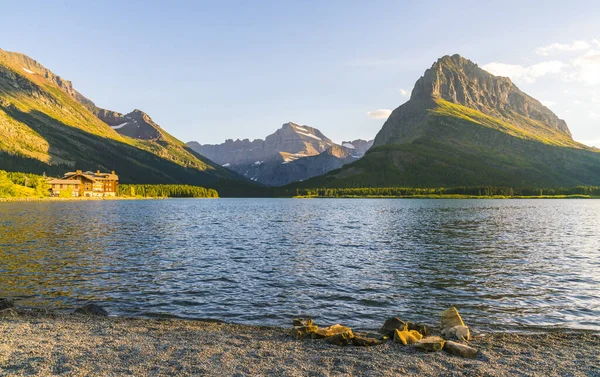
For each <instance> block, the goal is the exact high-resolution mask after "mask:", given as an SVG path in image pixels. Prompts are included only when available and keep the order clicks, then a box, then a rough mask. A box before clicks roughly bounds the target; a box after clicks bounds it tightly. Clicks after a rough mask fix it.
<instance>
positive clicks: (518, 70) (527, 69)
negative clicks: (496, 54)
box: [482, 60, 565, 83]
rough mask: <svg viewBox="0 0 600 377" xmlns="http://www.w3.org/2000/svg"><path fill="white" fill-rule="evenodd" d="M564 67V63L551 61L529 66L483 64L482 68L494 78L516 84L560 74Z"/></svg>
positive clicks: (495, 63) (496, 63)
mask: <svg viewBox="0 0 600 377" xmlns="http://www.w3.org/2000/svg"><path fill="white" fill-rule="evenodd" d="M564 67H565V63H563V62H561V61H558V60H551V61H547V62H541V63H536V64H533V65H530V66H522V65H518V64H505V63H498V62H492V63H488V64H485V65H484V66H483V67H482V68H483V69H485V70H486V71H488V72H490V73H492V74H494V75H496V76H504V77H509V78H510V79H511V80H513V81H517V82H519V81H524V82H527V83H533V82H535V80H536V79H538V78H539V77H542V76H546V75H549V74H556V73H560V72H561V71H562V70H563V68H564Z"/></svg>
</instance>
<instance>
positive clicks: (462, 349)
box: [444, 341, 479, 359]
mask: <svg viewBox="0 0 600 377" xmlns="http://www.w3.org/2000/svg"><path fill="white" fill-rule="evenodd" d="M444 351H446V352H448V353H449V354H451V355H455V356H460V357H466V358H468V359H475V358H476V357H477V354H478V353H479V351H478V350H476V349H475V348H473V347H469V346H467V345H466V344H460V343H456V342H452V341H447V342H446V344H444Z"/></svg>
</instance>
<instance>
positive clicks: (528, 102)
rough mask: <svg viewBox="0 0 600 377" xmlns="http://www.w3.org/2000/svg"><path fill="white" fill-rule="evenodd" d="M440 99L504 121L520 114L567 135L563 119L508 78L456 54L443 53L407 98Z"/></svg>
mask: <svg viewBox="0 0 600 377" xmlns="http://www.w3.org/2000/svg"><path fill="white" fill-rule="evenodd" d="M430 98H441V99H444V100H446V101H449V102H453V103H457V104H460V105H463V106H467V107H470V108H473V109H476V110H479V111H481V112H482V113H484V114H487V115H490V116H494V117H498V118H501V119H505V120H508V119H510V118H511V117H513V116H515V115H521V116H524V117H527V118H530V119H532V120H535V121H539V122H542V123H544V124H545V125H546V126H547V127H548V128H549V129H550V130H552V131H558V132H559V133H562V134H564V135H566V136H568V137H569V138H570V137H571V132H570V131H569V128H568V126H567V124H566V123H565V121H564V120H562V119H559V118H558V117H557V116H556V115H555V114H554V113H553V112H552V111H550V110H549V109H548V108H547V107H545V106H544V105H542V104H541V103H540V102H539V101H538V100H536V99H534V98H532V97H530V96H528V95H527V94H525V93H523V92H522V91H521V90H520V89H519V88H518V87H517V86H516V85H515V84H514V83H513V82H512V81H511V80H510V79H509V78H507V77H499V76H494V75H492V74H491V73H489V72H487V71H485V70H483V69H481V68H480V67H479V66H478V65H477V64H475V63H473V62H472V61H470V60H468V59H465V58H463V57H462V56H460V55H457V54H456V55H452V56H448V55H446V56H443V57H441V58H440V59H438V61H436V62H435V63H434V64H433V65H432V66H431V68H429V69H427V70H426V71H425V74H424V75H423V76H422V77H421V78H420V79H419V80H418V81H417V82H416V84H415V87H414V89H413V91H412V94H411V101H421V100H428V99H430Z"/></svg>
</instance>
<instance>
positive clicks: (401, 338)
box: [394, 330, 421, 346]
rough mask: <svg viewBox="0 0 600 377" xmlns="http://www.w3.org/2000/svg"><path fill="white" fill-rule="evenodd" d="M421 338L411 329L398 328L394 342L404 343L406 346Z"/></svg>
mask: <svg viewBox="0 0 600 377" xmlns="http://www.w3.org/2000/svg"><path fill="white" fill-rule="evenodd" d="M417 334H418V333H417ZM419 335H421V334H419ZM419 339H420V338H417V337H416V336H415V335H414V334H413V333H411V332H410V331H400V330H396V331H395V332H394V342H396V343H402V344H404V345H405V346H406V345H408V344H415V343H416V342H417V341H418V340H419Z"/></svg>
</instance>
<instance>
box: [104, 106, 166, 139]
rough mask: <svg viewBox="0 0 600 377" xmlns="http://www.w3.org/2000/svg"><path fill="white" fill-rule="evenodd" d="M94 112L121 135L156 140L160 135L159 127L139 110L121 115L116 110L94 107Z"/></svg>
mask: <svg viewBox="0 0 600 377" xmlns="http://www.w3.org/2000/svg"><path fill="white" fill-rule="evenodd" d="M93 112H94V114H95V115H96V116H97V117H98V118H99V119H100V120H101V121H103V122H104V123H106V124H108V125H109V126H110V127H111V128H112V129H113V130H115V131H117V132H118V133H120V134H121V135H124V136H128V137H132V138H134V139H138V140H157V139H160V138H161V137H162V133H161V128H160V126H159V125H158V124H156V123H154V121H153V120H152V118H150V116H149V115H148V114H146V113H144V112H143V111H141V110H137V109H136V110H133V111H132V112H130V113H129V114H126V115H123V114H121V113H118V112H116V111H111V110H105V109H100V108H95V110H94V111H93Z"/></svg>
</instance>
